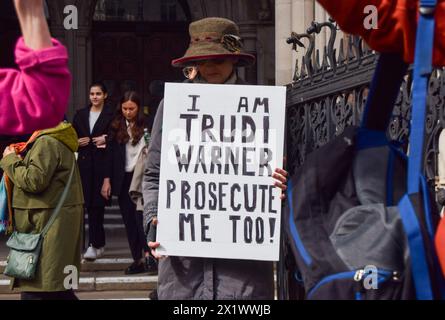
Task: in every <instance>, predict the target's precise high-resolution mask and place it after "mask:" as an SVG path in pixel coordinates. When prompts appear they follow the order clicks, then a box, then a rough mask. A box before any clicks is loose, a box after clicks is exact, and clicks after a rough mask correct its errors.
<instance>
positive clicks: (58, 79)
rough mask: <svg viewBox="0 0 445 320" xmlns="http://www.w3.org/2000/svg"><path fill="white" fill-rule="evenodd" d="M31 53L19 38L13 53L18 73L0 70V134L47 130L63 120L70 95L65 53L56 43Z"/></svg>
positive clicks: (63, 48)
mask: <svg viewBox="0 0 445 320" xmlns="http://www.w3.org/2000/svg"><path fill="white" fill-rule="evenodd" d="M52 42H53V47H51V48H46V49H42V50H37V51H33V50H32V49H30V48H28V47H26V45H25V43H24V41H23V38H20V39H19V40H18V42H17V45H16V49H15V57H16V63H17V65H18V66H19V70H14V69H0V134H2V135H18V134H27V133H32V132H33V131H35V130H38V129H44V128H51V127H54V126H56V125H57V124H58V123H59V122H60V121H62V120H63V116H64V113H65V111H66V108H67V105H68V99H69V95H70V85H71V74H70V72H69V70H68V53H67V50H66V48H65V47H64V46H63V45H62V44H61V43H60V42H58V41H57V40H54V39H53V40H52Z"/></svg>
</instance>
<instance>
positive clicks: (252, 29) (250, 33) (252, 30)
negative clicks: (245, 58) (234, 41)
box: [238, 22, 258, 84]
mask: <svg viewBox="0 0 445 320" xmlns="http://www.w3.org/2000/svg"><path fill="white" fill-rule="evenodd" d="M238 25H239V28H240V36H241V38H242V39H243V45H244V50H245V51H246V52H247V53H250V54H253V55H254V56H257V60H258V52H257V25H256V24H254V23H243V22H240V23H239V24H238ZM257 68H258V63H256V64H255V65H253V66H252V67H249V68H240V70H239V75H240V76H241V78H243V79H244V80H246V81H247V82H248V83H250V84H257V83H258V78H257V75H258V71H257Z"/></svg>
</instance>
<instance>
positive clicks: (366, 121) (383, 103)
mask: <svg viewBox="0 0 445 320" xmlns="http://www.w3.org/2000/svg"><path fill="white" fill-rule="evenodd" d="M407 69H408V64H407V63H405V62H404V61H403V59H402V57H401V56H400V55H399V54H394V53H382V54H380V57H379V61H378V62H377V66H376V68H375V72H374V76H373V78H372V82H371V86H370V88H369V94H368V99H367V100H366V105H365V109H364V111H363V117H362V121H361V124H360V128H361V129H367V130H370V131H382V132H386V129H387V128H388V124H389V121H390V120H391V115H392V110H393V108H394V104H395V102H396V99H397V96H398V95H399V91H400V86H401V84H402V81H403V77H404V76H405V75H406V71H407Z"/></svg>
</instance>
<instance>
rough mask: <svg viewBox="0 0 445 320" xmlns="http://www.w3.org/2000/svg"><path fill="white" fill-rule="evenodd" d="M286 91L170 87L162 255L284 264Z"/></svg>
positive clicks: (165, 122)
mask: <svg viewBox="0 0 445 320" xmlns="http://www.w3.org/2000/svg"><path fill="white" fill-rule="evenodd" d="M285 101H286V88H285V87H272V86H246V85H207V84H185V83H181V84H179V83H167V84H166V87H165V98H164V115H163V123H162V152H161V172H160V180H159V201H158V220H159V224H158V228H157V239H156V240H157V241H158V242H160V247H159V248H158V250H157V251H158V252H159V253H160V254H163V255H169V256H189V257H212V258H233V259H251V260H269V261H277V260H278V257H279V246H280V225H281V222H280V217H281V200H280V195H281V189H279V188H277V187H275V186H274V179H273V178H272V173H273V171H274V170H275V168H282V166H283V145H284V121H285V120H284V119H285Z"/></svg>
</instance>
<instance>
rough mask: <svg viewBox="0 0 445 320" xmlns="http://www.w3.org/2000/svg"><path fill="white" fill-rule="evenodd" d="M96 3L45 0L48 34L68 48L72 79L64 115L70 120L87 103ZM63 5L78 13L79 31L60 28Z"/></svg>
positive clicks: (62, 26) (87, 0)
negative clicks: (49, 25) (46, 4)
mask: <svg viewBox="0 0 445 320" xmlns="http://www.w3.org/2000/svg"><path fill="white" fill-rule="evenodd" d="M95 3H96V1H95V0H82V1H79V0H77V1H75V0H65V1H55V0H52V1H48V6H49V11H50V19H51V33H52V35H53V36H54V37H56V38H58V39H60V40H61V41H62V42H63V43H64V44H65V46H66V47H67V49H68V54H69V68H70V71H71V76H72V84H71V97H70V101H69V106H68V111H67V116H68V119H69V120H71V119H72V117H73V115H74V113H75V111H76V110H77V109H79V108H82V107H84V106H86V105H87V104H88V86H89V83H90V82H91V81H92V47H91V26H92V19H93V14H94V10H93V9H94V6H95ZM65 5H75V6H76V8H77V10H78V21H79V25H78V29H72V30H66V29H65V28H64V25H63V21H64V19H65V15H64V13H63V9H64V7H65Z"/></svg>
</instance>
